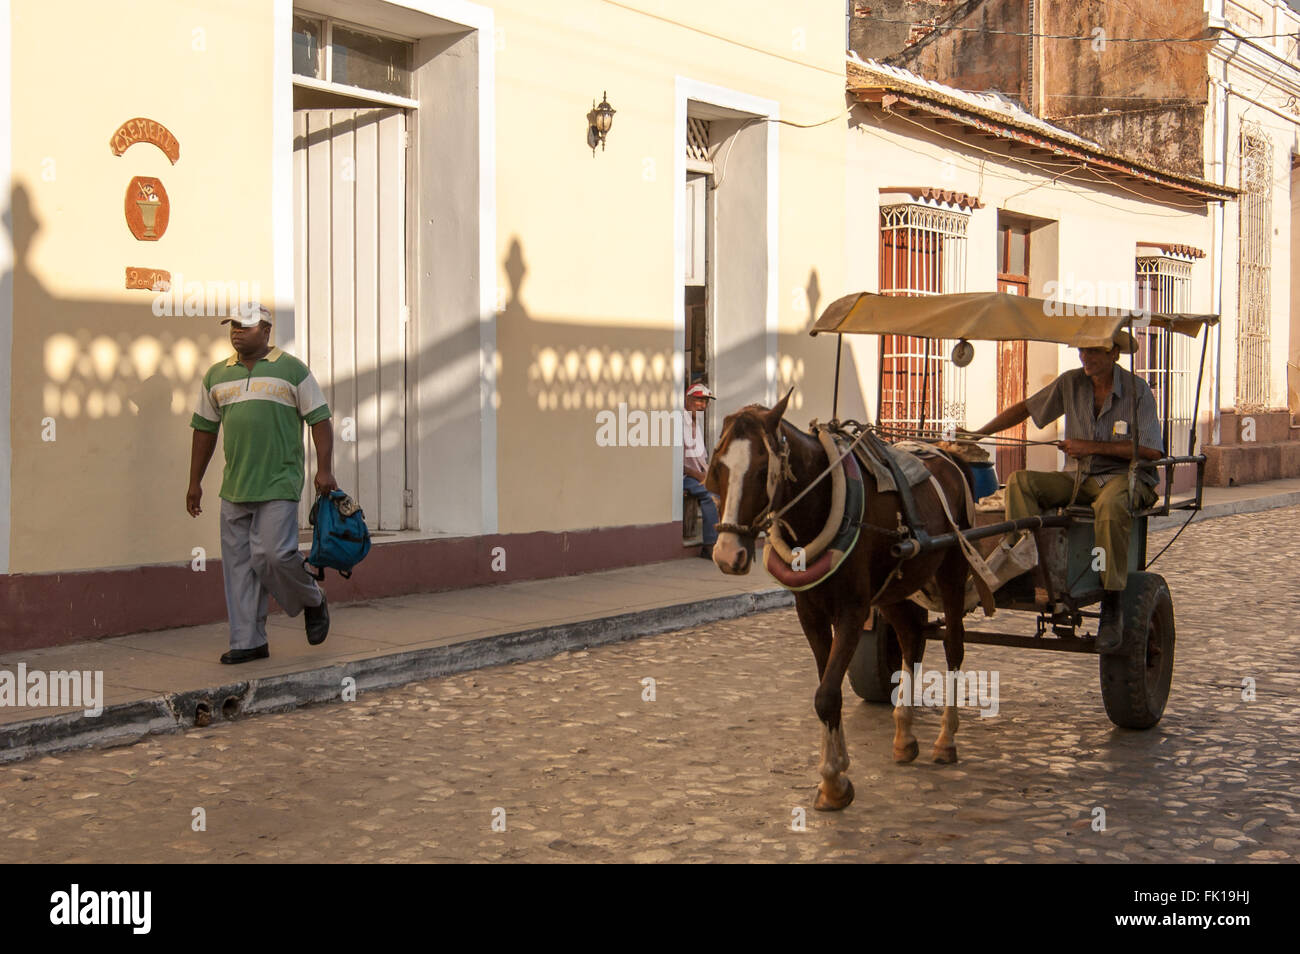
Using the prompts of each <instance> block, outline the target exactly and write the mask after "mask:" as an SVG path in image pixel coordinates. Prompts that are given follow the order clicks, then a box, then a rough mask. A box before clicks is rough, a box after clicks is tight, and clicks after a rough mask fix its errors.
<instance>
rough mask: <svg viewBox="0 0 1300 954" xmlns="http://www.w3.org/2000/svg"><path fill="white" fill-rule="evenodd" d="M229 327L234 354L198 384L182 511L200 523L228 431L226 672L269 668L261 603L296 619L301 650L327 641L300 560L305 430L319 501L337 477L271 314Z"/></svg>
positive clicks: (321, 421)
mask: <svg viewBox="0 0 1300 954" xmlns="http://www.w3.org/2000/svg"><path fill="white" fill-rule="evenodd" d="M221 323H222V324H223V325H224V324H226V323H229V324H230V343H231V344H232V345H233V346H234V348H235V353H234V354H233V355H231V356H230V357H229V358H227V359H226V360H224V361H218V362H217V363H216V364H214V365H213V366H212V367H211V368H209V369H208V373H207V374H205V375H204V376H203V381H202V383H201V384H200V385H199V398H198V404H197V406H196V407H195V409H194V416H193V418H191V420H190V427H192V428H193V429H194V441H193V444H192V446H191V450H190V486H189V492H188V493H187V494H186V495H185V509H186V510H187V511H188V512H189V514H190V516H193V517H197V516H198V515H199V514H200V513H202V512H203V511H202V508H201V507H200V506H199V502H200V500H201V499H202V497H203V488H202V486H201V484H202V481H203V474H204V471H206V470H207V467H208V461H209V460H211V459H212V452H213V450H215V448H216V446H217V431H218V430H219V429H221V427H222V426H223V425H224V427H225V441H224V449H225V457H226V467H225V471H224V473H223V474H222V480H221V569H222V572H223V574H224V576H225V582H226V611H227V613H228V615H229V617H230V651H229V652H228V653H226V654H225V655H223V656H222V657H221V661H222V662H223V663H242V662H248V661H249V660H251V659H265V658H266V657H267V656H269V655H270V654H271V653H270V649H269V647H268V646H267V642H266V613H267V596H268V594H270V595H274V596H275V599H276V602H277V603H279V604H280V605H281V606H282V607H284V611H285V612H286V613H288V614H289V615H290V616H297V615H298V614H299V613H302V614H303V616H304V617H305V619H306V622H307V642H309V643H311V644H312V645H313V646H314V645H317V644H319V643H321V642H324V640H325V637H326V636H327V635H328V634H329V625H330V618H329V609H328V608H327V607H326V604H325V591H324V590H322V589H321V588H320V587H319V586H317V585H316V581H315V580H313V579H312V577H311V574H309V573H308V572H307V570H306V568H305V567H304V566H303V561H302V555H301V554H300V553H299V552H298V501H299V498H300V497H301V496H302V483H303V448H302V422H303V421H306V422H307V424H308V425H309V426H310V427H311V437H312V443H313V444H314V445H315V447H316V491H317V493H322V494H324V493H328V492H329V491H331V490H334V489H336V488H337V487H338V484H337V483H336V482H335V480H334V475H333V469H334V468H333V453H334V432H333V429H332V428H331V426H330V420H329V418H330V409H329V405H328V404H326V403H325V396H324V394H322V393H321V389H320V385H319V384H317V383H316V379H315V377H313V376H312V373H311V371H310V370H308V368H307V366H306V365H305V364H303V363H302V362H301V361H299V360H298V359H297V358H295V357H293V355H290V354H285V353H284V352H283V351H281V350H280V349H279V348H273V347H271V346H270V339H271V323H272V317H271V312H270V310H269V309H267V308H265V307H264V306H262V305H260V304H258V303H256V302H253V303H250V304H247V305H244V306H243V307H241V308H240V311H239V314H238V315H232V317H230V318H224V319H222V322H221Z"/></svg>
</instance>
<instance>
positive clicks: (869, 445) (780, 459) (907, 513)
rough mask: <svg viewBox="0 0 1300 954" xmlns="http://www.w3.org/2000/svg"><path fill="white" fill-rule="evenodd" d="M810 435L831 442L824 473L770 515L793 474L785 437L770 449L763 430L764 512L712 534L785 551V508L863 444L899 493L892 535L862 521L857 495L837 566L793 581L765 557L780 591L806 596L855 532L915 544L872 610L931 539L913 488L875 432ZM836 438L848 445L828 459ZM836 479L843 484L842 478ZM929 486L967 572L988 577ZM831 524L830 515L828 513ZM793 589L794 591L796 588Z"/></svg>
mask: <svg viewBox="0 0 1300 954" xmlns="http://www.w3.org/2000/svg"><path fill="white" fill-rule="evenodd" d="M812 431H813V433H814V434H816V435H817V436H818V437H819V438H820V437H821V436H822V435H821V432H822V431H826V432H827V433H828V434H829V436H830V442H826V441H825V440H823V446H824V447H825V448H826V450H827V451H828V454H827V457H828V460H829V463H828V464H827V467H826V469H825V470H823V471H822V472H821V473H820V474H818V475H817V477H816V478H814V479H813V481H812V482H811V483H810V484H809V485H808V486H807V487H805V488H804V489H803V490H802V491H800V492H799V493H798V494H797V495H796V496H795V497H794V498H793V499H791V500H790V501H789V502H788V503H786V504H785V505H784V506H782V507H781V508H780V509H774V501H775V498H776V492H777V490H778V489H779V487H780V484H781V482H782V481H783V480H789V481H791V482H793V481H794V480H795V475H794V471H793V470H792V469H791V467H790V444H789V441H788V440H787V438H786V436H785V435H784V434H783V433H781V432H780V431H778V433H777V435H776V443H775V444H774V442H773V438H772V436H771V435H769V434H768V432H767V431H766V430H764V431H763V444H764V446H765V447H766V449H767V454H768V487H767V490H768V503H767V506H766V507H764V508H763V509H762V510H761V511H760V512H759V513H758V515H757V516H755V518H754V519H753V521H752V522H751V523H749V524H738V523H719V524H717V525H716V526H717V529H718V531H719V532H721V533H735V534H737V535H739V536H742V537H749V538H754V537H757V535H758V534H759V533H761V532H764V531H766V532H767V533H768V536H769V544H770V545H769V547H768V549H769V551H770V550H773V546H771V544H774V545H777V547H778V549H784V547H780V546H779V545H780V543H781V538H780V536H781V532H782V530H784V532H787V533H790V534H791V535H792V536H793V530H792V528H791V527H790V526H789V524H788V523H786V522H785V520H784V519H782V518H783V516H784V515H785V514H786V513H787V512H788V511H789V510H790V508H792V507H793V506H794V505H795V504H797V503H798V502H799V501H800V500H801V499H803V497H804V496H805V495H806V494H808V492H809V491H811V490H812V489H813V487H815V486H817V484H818V483H820V482H821V481H822V480H824V479H825V478H826V477H828V476H831V475H832V474H834V473H835V471H836V469H837V468H839V467H841V466H842V465H844V461H845V459H846V458H848V457H849V456H850V455H851V454H853V453H854V451H855V450H856V449H857V447H858V445H859V444H862V445H864V451H865V453H866V454H869V455H870V456H872V457H873V458H874V459H875V460H877V461H883V462H884V464H885V466H886V467H887V468H888V469H889V472H890V474H891V475H892V477H893V479H894V484H895V489H896V491H897V493H898V496H899V502H900V505H901V506H900V509H901V514H900V516H899V527H898V528H897V529H894V528H890V527H882V526H880V525H878V524H874V523H871V522H869V521H867V520H865V519H864V515H865V499H864V498H863V497H862V496H861V495H859V497H858V501H857V503H858V509H857V512H856V513H853V512H850V510H847V509H846V510H845V512H844V514H843V523H842V525H841V527H840V532H839V534H838V535H837V536H836V538H835V539H836V542H837V543H840V544H841V545H842V546H845V549H843V550H838V549H837V550H834V551H832V552H834V553H836V554H837V555H838V559H837V560H834V561H831V563H829V564H828V563H827V562H826V561H825V560H823V561H821V562H820V563H819V564H818V565H817V567H816V568H817V569H818V570H820V571H821V572H819V573H816V574H810V572H809V571H805V572H804V573H803V578H798V579H795V576H796V575H795V574H794V573H793V571H792V569H791V567H790V561H789V559H788V557H787V556H783V555H782V554H781V553H780V552H776V553H773V554H769V556H768V557H767V559H769V560H770V559H772V557H773V556H775V557H776V558H777V559H779V560H780V561H781V563H782V565H783V567H782V569H780V570H778V571H777V572H773V576H774V577H775V578H776V579H777V582H779V583H781V585H782V586H785V587H786V588H787V589H792V590H806V589H810V588H812V587H813V586H816V585H818V584H819V583H822V582H823V581H825V580H826V579H828V578H829V577H830V576H831V575H832V574H833V573H834V572H835V571H836V570H838V569H839V565H840V564H841V563H842V562H843V561H844V560H845V559H846V558H847V557H848V554H849V552H850V551H851V550H852V549H853V547H854V546H855V545H856V543H857V538H858V534H859V532H860V531H863V530H865V531H868V532H871V533H873V534H876V535H878V536H881V537H884V538H886V539H889V540H892V541H895V542H899V541H902V540H907V539H908V538H911V539H912V540H913V541H914V544H913V546H912V547H911V548H910V549H911V552H910V553H909V554H907V555H905V556H901V557H899V558H898V561H897V563H896V564H895V565H894V568H893V569H892V570H891V571H890V572H889V573H888V574H887V575H886V577H885V580H884V582H883V583H882V584H881V586H880V587H879V589H877V590H876V592H875V594H874V595H873V596H872V598H871V602H872V603H873V604H874V603H875V601H876V600H877V599H878V598H879V597H880V594H881V593H883V592H884V591H885V589H886V588H887V587H888V586H889V585H890V583H892V582H893V581H894V580H895V579H896V578H897V577H898V576H900V575H901V574H902V571H903V567H904V565H905V564H906V562H907V560H908V559H910V558H911V557H912V556H915V555H917V554H919V553H921V552H923V551H924V550H925V549H926V544H927V543H928V542H929V540H930V535H929V533H928V532H927V531H926V530H925V529H924V524H923V522H922V520H921V517H920V512H919V509H918V507H917V503H916V497H915V495H914V494H913V492H912V488H911V485H910V483H909V481H908V479H907V477H906V476H905V475H904V473H903V471H902V468H901V467H900V466H899V464H898V461H897V460H896V459H895V458H894V455H893V454H891V453H889V450H888V448H887V445H886V444H885V442H884V441H882V440H881V439H880V438H879V437H878V436H877V435H876V434H875V429H874V428H872V427H870V426H862V425H858V427H857V434H856V435H853V434H852V433H851V431H850V430H849V429H848V428H847V427H845V426H843V425H842V424H841V423H840V422H838V421H831V422H829V423H827V424H825V425H818V423H817V422H816V421H813V422H812ZM835 438H840V439H841V440H847V441H848V446H847V447H846V448H845V449H844V451H843V452H842V453H840V454H839V456H838V457H835V456H834V455H833V454H831V453H830V450H831V449H832V448H838V447H839V444H838V443H837V442H836V441H835ZM850 438H851V440H850ZM945 459H946V458H945ZM778 464H779V469H777V465H778ZM954 466H955V465H954ZM854 470H855V471H856V470H857V465H856V462H854ZM840 479H841V480H842V478H840ZM962 480H963V483H964V482H965V476H964V475H963V476H962ZM930 482H931V483H933V484H934V488H935V492H936V494H937V495H938V497H939V501H940V505H941V506H942V507H943V509H944V513H945V516H946V517H947V518H948V521H949V523H950V525H951V526H952V528H953V529H954V530H955V531H958V537H959V541H960V542H961V543H965V546H963V547H962V549H963V552H964V553H965V555H966V557H967V560H968V562H970V564H971V567H972V569H973V570H974V571H975V576H976V578H977V579H980V578H983V577H984V576H985V572H986V571H987V567H986V566H984V565H983V560H982V558H980V557H979V555H978V553H976V552H974V549H973V547H971V546H970V544H969V543H968V542H966V541H965V538H964V537H962V536H961V534H960V531H959V528H958V527H957V524H956V521H955V520H954V519H953V516H952V513H951V510H950V508H949V507H948V502H947V498H946V495H945V494H944V492H943V489H942V487H940V486H939V484H938V482H937V481H935V479H934V477H933V476H931V477H930ZM832 519H833V511H832ZM850 532H851V535H850ZM844 541H847V544H845V542H844ZM817 555H818V556H820V555H821V554H820V553H819V554H817ZM768 569H769V572H772V567H771V566H770V565H769V567H768ZM782 576H786V577H787V579H782V578H781V577H782ZM812 577H815V578H812ZM809 579H811V581H810V582H809V581H808V580H809ZM984 582H985V583H987V579H985V580H984ZM796 583H797V584H798V585H796ZM991 599H992V597H991V592H989V593H988V602H991ZM986 609H987V606H986Z"/></svg>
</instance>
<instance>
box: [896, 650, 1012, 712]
mask: <svg viewBox="0 0 1300 954" xmlns="http://www.w3.org/2000/svg"><path fill="white" fill-rule="evenodd" d="M889 681H890V683H891V684H892V685H893V686H894V689H893V691H892V692H891V693H890V694H889V701H890V704H891V705H894V706H933V707H935V708H940V707H942V706H945V705H955V706H957V707H959V708H960V707H962V706H970V707H972V708H976V709H979V710H980V718H981V719H989V718H992V717H993V716H995V715H997V714H998V708H999V702H998V681H999V674H998V670H996V669H994V670H991V671H990V670H987V669H965V670H961V669H955V670H948V671H940V670H938V669H927V670H926V671H925V672H924V673H923V672H921V665H920V663H917V664H916V665H914V666H913V667H912V671H911V672H908V671H907V670H906V669H900V670H898V671H897V672H895V673H894V674H893V675H892V676H890V677H889Z"/></svg>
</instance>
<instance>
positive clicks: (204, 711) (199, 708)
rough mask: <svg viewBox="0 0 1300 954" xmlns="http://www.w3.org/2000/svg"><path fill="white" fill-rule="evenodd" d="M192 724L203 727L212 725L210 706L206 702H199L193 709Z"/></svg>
mask: <svg viewBox="0 0 1300 954" xmlns="http://www.w3.org/2000/svg"><path fill="white" fill-rule="evenodd" d="M194 724H195V725H197V726H205V725H211V724H212V706H210V705H208V704H207V703H206V702H200V703H199V704H198V705H196V706H195V707H194Z"/></svg>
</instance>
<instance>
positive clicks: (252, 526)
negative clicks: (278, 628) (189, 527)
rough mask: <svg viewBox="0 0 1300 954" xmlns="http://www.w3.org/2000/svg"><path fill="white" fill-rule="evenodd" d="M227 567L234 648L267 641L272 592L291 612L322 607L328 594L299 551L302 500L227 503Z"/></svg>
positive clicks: (224, 510)
mask: <svg viewBox="0 0 1300 954" xmlns="http://www.w3.org/2000/svg"><path fill="white" fill-rule="evenodd" d="M221 569H222V573H223V574H224V575H225V578H226V612H227V613H228V614H229V616H230V648H231V649H253V648H255V647H257V646H261V645H262V644H263V643H265V642H266V610H267V596H268V595H270V596H274V597H275V600H276V602H277V603H279V604H280V605H281V606H282V607H284V611H285V612H286V613H288V614H289V615H290V616H297V615H298V614H299V613H301V612H302V610H303V607H305V606H319V605H320V603H321V600H323V599H324V598H325V594H324V593H323V592H322V591H321V588H320V587H319V586H317V585H316V581H315V580H313V579H312V578H311V574H309V573H308V572H307V571H306V569H304V568H303V565H302V554H301V553H299V552H298V501H296V500H266V501H263V502H261V503H231V502H230V501H229V500H223V501H221Z"/></svg>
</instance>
